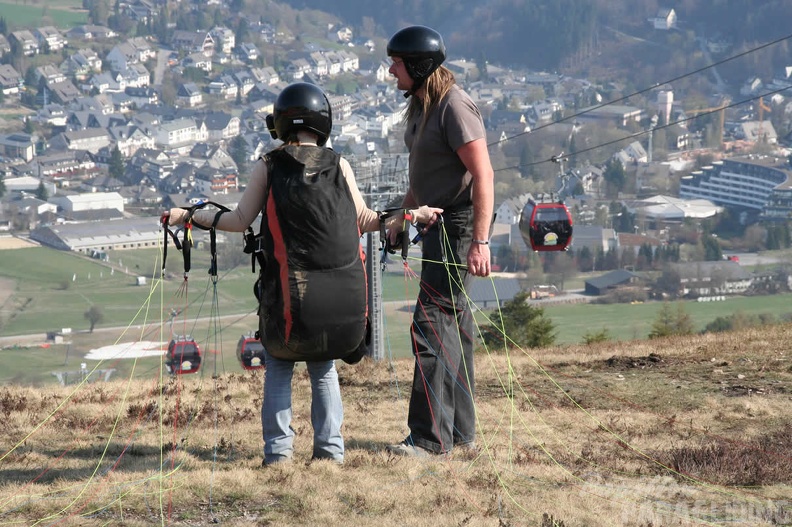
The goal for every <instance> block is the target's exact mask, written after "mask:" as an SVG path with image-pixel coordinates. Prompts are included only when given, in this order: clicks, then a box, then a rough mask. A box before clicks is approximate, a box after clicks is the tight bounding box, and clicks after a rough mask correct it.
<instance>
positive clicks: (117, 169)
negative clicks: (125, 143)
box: [108, 145, 126, 181]
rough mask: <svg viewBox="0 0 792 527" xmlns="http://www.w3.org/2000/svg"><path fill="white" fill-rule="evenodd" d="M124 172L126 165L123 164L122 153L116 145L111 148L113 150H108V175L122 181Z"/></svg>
mask: <svg viewBox="0 0 792 527" xmlns="http://www.w3.org/2000/svg"><path fill="white" fill-rule="evenodd" d="M124 172H126V167H125V165H124V155H123V154H122V153H121V150H119V148H118V145H116V146H115V147H114V148H113V151H112V152H110V164H109V167H108V173H109V174H110V177H112V178H115V179H118V180H121V181H123V180H124Z"/></svg>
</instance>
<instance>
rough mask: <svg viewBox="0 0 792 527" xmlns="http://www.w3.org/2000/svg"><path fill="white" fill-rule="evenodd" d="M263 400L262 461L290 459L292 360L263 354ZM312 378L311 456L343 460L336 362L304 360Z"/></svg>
mask: <svg viewBox="0 0 792 527" xmlns="http://www.w3.org/2000/svg"><path fill="white" fill-rule="evenodd" d="M264 363H265V364H266V369H265V370H264V401H263V402H262V404H261V424H262V432H263V435H264V463H266V464H270V463H277V462H278V461H284V460H288V459H291V457H292V454H293V453H294V430H293V429H292V427H291V420H292V386H291V383H292V376H293V374H294V364H295V363H294V362H291V361H285V360H280V359H276V358H275V357H272V356H271V355H270V354H269V353H265V357H264ZM306 365H307V367H308V375H309V376H310V377H311V425H312V426H313V431H314V436H313V458H314V459H332V460H334V461H337V462H339V463H340V462H343V461H344V438H343V437H341V423H342V422H343V420H344V407H343V405H342V403H341V388H340V386H339V384H338V372H337V371H336V369H335V361H322V362H307V363H306Z"/></svg>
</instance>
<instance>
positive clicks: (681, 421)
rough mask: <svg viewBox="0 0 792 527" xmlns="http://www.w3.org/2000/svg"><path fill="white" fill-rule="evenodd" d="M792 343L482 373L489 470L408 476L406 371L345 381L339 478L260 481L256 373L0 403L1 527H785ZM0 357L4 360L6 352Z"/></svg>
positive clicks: (465, 464) (39, 392)
mask: <svg viewBox="0 0 792 527" xmlns="http://www.w3.org/2000/svg"><path fill="white" fill-rule="evenodd" d="M790 337H792V328H791V327H790V326H788V325H780V326H775V327H772V328H769V329H762V330H761V331H753V330H750V331H743V332H739V333H728V334H727V333H724V334H718V335H708V336H703V337H691V338H677V339H670V340H658V341H644V342H623V343H607V344H605V345H598V346H589V347H584V346H578V345H575V346H568V347H563V348H562V347H554V348H547V349H540V350H532V351H531V352H530V353H528V352H522V351H517V350H515V351H512V352H511V353H510V354H509V355H505V354H503V353H497V354H493V355H484V354H480V355H478V357H477V359H476V376H477V395H476V403H477V409H478V421H479V433H478V437H477V442H478V445H479V447H480V451H479V452H478V453H472V454H469V453H460V452H453V453H452V455H451V456H449V457H445V458H431V459H406V458H395V457H393V456H391V455H390V454H388V453H387V452H386V450H385V448H384V447H385V445H386V444H388V443H391V442H396V441H398V440H401V439H402V438H403V437H404V436H405V434H406V433H407V429H406V426H405V419H406V409H407V404H408V400H407V399H408V395H407V394H408V393H409V384H410V382H411V380H412V361H410V360H409V359H405V360H397V361H393V362H392V363H391V362H381V363H373V362H371V361H368V360H366V361H364V362H363V363H361V364H359V365H357V366H347V365H340V378H341V382H342V393H343V397H344V404H345V423H344V429H343V430H344V435H345V442H346V448H347V451H346V457H345V463H344V465H343V466H337V465H334V464H330V463H328V462H326V461H322V462H314V463H311V462H310V456H311V437H312V432H311V428H310V419H309V416H310V398H309V393H310V387H309V382H308V379H307V377H306V375H305V374H304V372H303V371H300V372H298V374H297V375H296V376H295V377H296V378H295V381H294V421H293V427H294V429H295V431H296V434H297V435H296V441H295V447H296V452H295V462H294V463H292V464H289V465H281V466H273V467H267V468H262V467H261V466H260V464H261V457H262V456H261V449H262V444H261V430H260V417H259V406H260V403H261V382H262V380H261V379H262V374H261V373H260V372H257V373H226V374H220V375H217V376H215V377H211V376H208V375H205V376H184V377H181V378H178V379H168V378H161V377H160V371H159V369H158V368H155V369H153V371H151V372H150V374H149V377H148V379H139V378H137V377H133V376H132V375H130V376H128V377H118V378H116V379H115V380H111V381H110V382H107V383H102V382H94V383H86V384H82V385H71V386H68V387H49V388H46V389H42V388H37V389H32V388H27V387H20V386H6V387H2V388H0V415H2V419H0V427H2V436H3V437H4V438H5V440H4V441H3V447H2V448H1V449H0V470H1V471H2V474H3V477H2V478H0V522H2V523H3V524H6V525H54V524H57V525H63V526H77V525H79V526H82V527H91V526H104V525H122V526H129V527H133V526H134V527H136V526H148V525H155V524H156V525H176V526H187V525H210V524H218V523H219V524H221V525H227V526H242V525H285V526H291V525H294V526H296V525H350V524H353V525H359V526H363V527H366V526H377V527H379V526H382V525H402V526H416V527H417V526H425V525H435V526H438V527H445V526H459V525H466V526H493V525H500V526H536V527H551V526H559V525H565V526H567V527H569V526H598V527H599V526H604V525H608V526H630V527H639V526H640V527H647V526H649V525H651V526H653V527H659V526H672V525H673V526H682V527H691V526H702V525H706V526H726V525H728V526H734V525H739V526H745V527H748V526H750V527H770V526H779V525H792V506H791V505H790V501H789V496H790V485H792V458H790V456H789V452H790V450H792V428H790V426H791V425H790V423H791V422H792V406H790V404H789V399H790V388H789V387H790V385H791V384H790V382H791V381H792V353H791V350H790V342H792V339H791V338H790ZM2 353H5V352H2Z"/></svg>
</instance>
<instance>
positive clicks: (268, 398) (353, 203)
mask: <svg viewBox="0 0 792 527" xmlns="http://www.w3.org/2000/svg"><path fill="white" fill-rule="evenodd" d="M266 121H267V126H268V128H269V130H270V134H271V135H272V137H273V139H279V140H281V141H283V144H282V145H280V146H278V147H277V148H275V149H273V150H271V151H270V152H268V153H267V154H266V155H263V156H261V157H260V158H259V160H258V161H257V162H256V164H255V166H254V167H253V173H252V176H251V179H250V183H249V184H248V186H247V188H246V189H245V192H244V193H243V194H242V197H241V199H240V201H239V204H238V205H237V207H236V208H235V209H234V210H232V211H230V212H228V213H225V214H223V213H221V212H216V211H212V210H205V209H200V210H197V211H195V212H194V213H193V215H192V217H191V218H188V215H187V214H188V211H187V210H185V209H182V208H172V209H170V211H169V213H168V223H169V225H181V224H184V223H185V221H187V220H188V219H190V220H191V221H192V222H194V223H197V224H198V225H201V226H204V227H209V226H212V225H214V226H215V228H216V229H219V230H224V231H233V232H243V231H244V230H245V229H247V228H248V227H249V226H250V225H251V224H252V223H253V221H254V220H255V219H256V217H258V215H259V213H262V218H263V219H262V229H261V230H262V237H263V238H262V239H263V242H262V246H263V252H264V257H265V261H266V265H265V266H264V268H263V269H262V270H261V275H260V276H261V281H262V283H261V288H260V291H261V293H260V295H259V296H260V297H261V299H260V302H261V304H260V307H259V316H260V334H261V335H262V338H261V340H262V343H264V344H265V350H266V351H265V374H264V375H265V380H264V398H263V401H262V405H261V420H262V431H263V437H264V462H263V464H264V465H269V464H272V463H278V462H284V461H290V460H291V459H292V456H293V453H294V446H293V442H294V430H293V429H292V428H291V420H292V401H291V393H292V391H291V381H292V376H293V372H294V364H295V362H297V361H305V362H306V364H307V370H308V374H309V376H310V379H311V393H312V402H311V425H312V426H313V430H314V437H313V455H312V458H313V459H330V460H333V461H335V462H337V463H342V462H343V459H344V442H343V438H342V436H341V424H342V421H343V406H342V403H341V391H340V387H339V383H338V373H337V371H336V368H335V359H338V358H343V359H344V360H345V361H347V362H352V361H351V360H348V357H349V356H350V355H352V354H353V353H355V352H357V350H358V349H359V346H358V345H359V344H360V342H361V337H362V335H363V334H364V333H365V324H364V325H363V326H361V325H360V322H359V321H360V320H361V314H362V315H364V314H365V313H363V312H364V311H365V304H361V302H365V290H366V285H365V272H364V270H363V267H362V261H361V259H360V239H359V238H360V233H361V232H369V231H375V230H378V229H379V228H380V217H379V215H378V213H377V212H375V211H373V210H371V209H369V208H368V207H366V205H365V202H364V201H363V198H362V196H361V194H360V191H359V190H358V187H357V183H356V182H355V178H354V174H353V173H352V168H351V167H350V165H349V163H348V162H347V160H346V159H344V158H343V157H341V156H340V155H338V154H337V153H335V152H333V151H332V150H331V149H329V148H324V147H323V146H324V145H325V144H327V142H328V139H329V137H330V132H331V130H332V110H331V107H330V102H329V101H328V99H327V97H326V96H325V94H324V92H323V91H322V89H321V88H319V87H318V86H315V85H312V84H308V83H296V84H292V85H290V86H287V87H286V88H285V89H284V90H283V91H282V92H281V93H280V95H279V96H278V98H277V100H276V102H275V105H274V111H273V113H272V115H269V116H268V117H267V119H266ZM329 209H332V210H333V214H327V210H329ZM411 212H412V214H413V216H414V217H416V218H418V219H419V220H422V221H431V220H432V218H433V216H434V214H435V213H438V214H439V213H440V212H442V209H439V208H430V207H422V208H418V209H416V210H414V211H411ZM388 221H390V222H391V223H397V222H402V223H403V218H402V217H399V216H394V217H392V218H391V219H389V220H388ZM386 225H388V223H387V222H386ZM317 266H320V267H321V269H317ZM284 277H286V278H284ZM334 288H335V289H338V288H342V289H343V291H335V290H334ZM359 297H362V298H359ZM364 322H365V321H364ZM359 358H360V357H356V360H359Z"/></svg>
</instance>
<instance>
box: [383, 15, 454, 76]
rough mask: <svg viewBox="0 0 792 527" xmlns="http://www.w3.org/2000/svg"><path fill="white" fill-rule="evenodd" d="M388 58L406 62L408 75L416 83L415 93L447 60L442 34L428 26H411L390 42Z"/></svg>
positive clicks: (400, 31) (394, 36) (398, 33)
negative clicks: (396, 58) (397, 58)
mask: <svg viewBox="0 0 792 527" xmlns="http://www.w3.org/2000/svg"><path fill="white" fill-rule="evenodd" d="M388 56H389V57H399V58H401V59H402V60H404V66H405V67H406V68H407V74H408V75H409V76H410V78H411V79H412V80H413V81H415V83H416V86H414V87H413V90H412V91H415V89H417V87H418V86H420V85H421V84H422V83H423V81H425V80H426V79H427V78H428V77H429V75H431V74H432V73H433V72H434V71H435V70H436V69H437V68H439V67H440V65H441V64H442V63H443V61H444V60H445V58H446V49H445V44H443V37H441V36H440V33H438V32H437V31H435V30H434V29H432V28H429V27H426V26H409V27H405V28H404V29H401V30H399V31H397V32H396V34H394V35H393V36H392V37H391V39H390V40H389V41H388Z"/></svg>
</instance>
